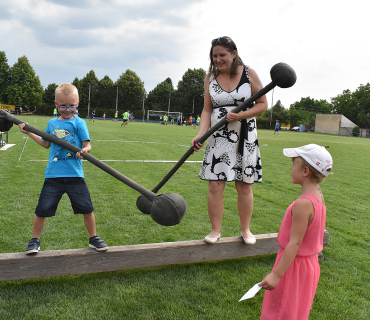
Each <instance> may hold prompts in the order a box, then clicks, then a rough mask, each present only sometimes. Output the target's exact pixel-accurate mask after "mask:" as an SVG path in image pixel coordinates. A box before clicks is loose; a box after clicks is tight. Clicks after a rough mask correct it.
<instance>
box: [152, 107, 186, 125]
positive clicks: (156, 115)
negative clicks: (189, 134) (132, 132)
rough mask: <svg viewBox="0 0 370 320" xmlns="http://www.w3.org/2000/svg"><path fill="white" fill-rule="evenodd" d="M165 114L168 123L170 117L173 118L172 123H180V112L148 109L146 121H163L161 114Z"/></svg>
mask: <svg viewBox="0 0 370 320" xmlns="http://www.w3.org/2000/svg"><path fill="white" fill-rule="evenodd" d="M165 114H166V115H167V116H168V120H167V122H168V123H171V119H173V120H174V123H180V124H181V123H182V112H171V111H170V112H167V111H156V110H148V115H147V121H148V122H149V121H158V120H159V121H163V116H164V115H165Z"/></svg>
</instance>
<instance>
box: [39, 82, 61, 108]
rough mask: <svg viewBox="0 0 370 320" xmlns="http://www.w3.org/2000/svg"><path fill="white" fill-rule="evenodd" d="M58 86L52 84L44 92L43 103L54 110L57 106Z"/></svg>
mask: <svg viewBox="0 0 370 320" xmlns="http://www.w3.org/2000/svg"><path fill="white" fill-rule="evenodd" d="M57 87H58V86H57V85H56V84H55V83H50V84H49V85H48V86H47V87H46V88H45V90H44V93H43V95H42V102H43V103H45V104H46V105H47V106H48V107H50V108H52V109H54V107H55V104H54V100H55V89H56V88H57Z"/></svg>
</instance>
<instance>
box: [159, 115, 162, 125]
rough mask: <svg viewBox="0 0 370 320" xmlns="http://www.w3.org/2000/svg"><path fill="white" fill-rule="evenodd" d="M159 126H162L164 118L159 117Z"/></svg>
mask: <svg viewBox="0 0 370 320" xmlns="http://www.w3.org/2000/svg"><path fill="white" fill-rule="evenodd" d="M159 124H162V116H159Z"/></svg>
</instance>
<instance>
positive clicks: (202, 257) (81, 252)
mask: <svg viewBox="0 0 370 320" xmlns="http://www.w3.org/2000/svg"><path fill="white" fill-rule="evenodd" d="M255 237H256V240H257V241H256V244H255V245H253V246H249V245H246V244H244V242H243V240H242V238H241V237H233V238H221V239H220V240H219V241H218V242H217V243H216V244H214V245H210V244H207V243H205V242H204V240H191V241H179V242H165V243H152V244H139V245H128V246H117V247H110V248H109V250H108V251H104V252H97V251H95V250H94V249H90V248H85V249H70V250H51V251H40V252H39V253H37V254H35V255H26V254H25V253H24V252H19V253H3V254H0V281H8V280H19V279H32V278H43V277H53V276H61V275H75V274H85V273H97V272H108V271H117V270H129V269H139V268H147V267H156V266H166V265H175V264H186V263H196V262H205V261H215V260H225V259H235V258H241V257H250V256H256V255H264V254H271V253H277V252H278V250H279V246H278V245H277V238H276V237H277V233H269V234H260V235H256V236H255ZM328 243H329V233H328V232H327V231H325V234H324V247H326V246H327V245H328Z"/></svg>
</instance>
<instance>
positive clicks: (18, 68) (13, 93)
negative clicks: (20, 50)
mask: <svg viewBox="0 0 370 320" xmlns="http://www.w3.org/2000/svg"><path fill="white" fill-rule="evenodd" d="M43 91H44V90H43V88H42V86H41V82H40V79H39V77H38V76H36V73H35V71H34V70H33V68H32V67H31V65H30V63H29V61H28V59H27V57H26V56H22V57H20V58H18V61H17V62H16V63H15V64H14V65H13V67H11V68H10V81H9V85H8V87H7V89H6V94H7V95H8V101H9V103H11V104H18V105H23V106H37V105H38V104H39V103H40V102H41V100H42V94H43Z"/></svg>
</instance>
